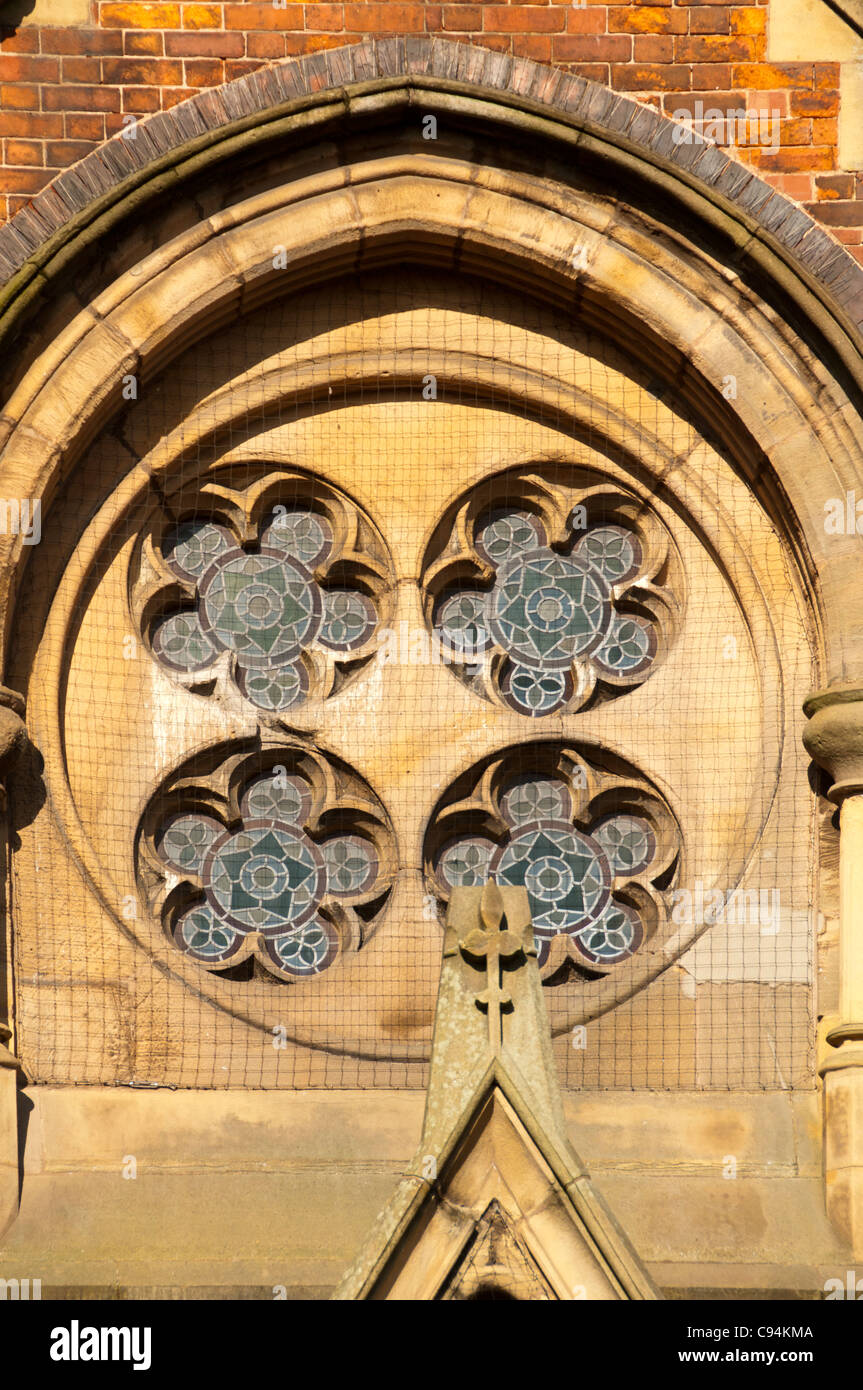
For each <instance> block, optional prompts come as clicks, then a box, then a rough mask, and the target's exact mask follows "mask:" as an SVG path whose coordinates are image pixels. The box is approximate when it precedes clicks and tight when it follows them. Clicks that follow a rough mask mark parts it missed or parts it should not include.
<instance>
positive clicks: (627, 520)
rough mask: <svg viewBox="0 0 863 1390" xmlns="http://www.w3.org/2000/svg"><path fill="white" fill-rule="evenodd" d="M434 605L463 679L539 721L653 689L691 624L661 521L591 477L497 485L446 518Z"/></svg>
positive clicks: (528, 475) (430, 566) (432, 613)
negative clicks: (655, 675) (680, 631)
mask: <svg viewBox="0 0 863 1390" xmlns="http://www.w3.org/2000/svg"><path fill="white" fill-rule="evenodd" d="M424 582H425V605H426V614H427V619H428V622H429V624H430V625H431V627H432V629H433V631H434V632H435V634H436V636H437V638H438V640H439V641H440V643H441V645H442V647H443V649H444V651H445V653H446V654H447V656H448V658H449V659H450V660H451V661H452V669H453V671H455V673H456V674H457V675H458V676H459V677H460V679H462V680H463V681H465V682H466V683H468V684H470V685H471V686H472V687H473V688H474V689H476V691H477V692H478V693H480V694H482V695H484V696H485V697H486V698H487V699H490V700H493V701H496V702H503V703H504V704H506V705H508V706H510V708H512V709H514V710H516V711H517V712H518V713H520V714H525V715H528V716H531V717H534V718H537V717H541V716H543V715H546V714H553V713H556V712H559V711H561V710H576V709H580V708H582V707H583V706H585V705H586V704H588V702H589V701H591V699H592V698H594V697H596V698H606V699H607V698H609V697H611V696H613V695H614V694H617V693H620V692H621V691H624V690H628V689H631V688H632V687H634V686H636V685H640V684H641V683H642V681H644V680H646V679H647V677H648V676H649V675H650V673H651V672H652V671H653V670H654V669H655V667H656V666H657V664H658V663H659V662H660V661H661V660H662V658H663V656H664V654H665V652H666V651H667V650H668V647H669V644H670V642H671V640H672V638H673V633H674V629H675V627H676V624H677V620H678V617H679V608H680V595H681V589H682V578H681V574H680V566H679V562H678V560H677V556H676V554H675V552H674V548H673V545H672V542H671V540H670V537H669V535H668V533H667V531H666V530H665V527H664V526H663V525H662V524H661V522H660V521H659V519H658V518H657V517H656V515H655V514H654V513H653V512H652V511H651V510H650V509H649V508H648V507H647V506H646V505H645V504H644V503H643V502H641V501H639V500H638V499H636V498H635V497H633V496H631V495H629V494H627V493H626V492H625V491H623V490H622V489H621V488H618V487H613V486H610V485H609V484H608V483H607V482H602V481H600V480H599V478H598V476H595V475H594V476H591V475H590V474H589V473H588V472H587V471H586V470H579V471H578V472H575V471H573V472H572V473H571V475H570V478H569V480H568V483H567V484H566V485H563V484H561V483H560V482H559V481H558V479H557V477H555V480H554V481H553V482H552V481H550V480H549V477H548V476H546V475H545V474H544V473H543V471H542V470H537V471H536V472H532V471H523V470H518V471H512V472H510V473H506V474H498V475H497V476H495V477H493V478H490V479H487V480H486V481H485V482H483V484H482V485H481V486H479V487H477V488H475V489H474V490H473V491H472V492H471V493H470V494H469V495H468V496H467V497H466V498H463V499H462V500H461V501H460V503H459V504H458V505H457V507H456V508H455V511H454V513H452V514H451V515H450V516H448V517H447V518H445V519H444V521H443V522H442V523H441V525H440V526H439V528H438V531H437V534H436V536H435V538H434V540H433V542H432V545H431V547H430V550H429V553H428V556H427V560H426V567H425V575H424Z"/></svg>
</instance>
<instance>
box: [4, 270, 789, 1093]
mask: <svg viewBox="0 0 863 1390" xmlns="http://www.w3.org/2000/svg"><path fill="white" fill-rule="evenodd" d="M616 335H617V337H619V338H622V339H625V337H626V334H625V333H623V332H621V331H620V329H618V330H616ZM22 611H23V613H24V615H25V616H24V618H23V620H22V622H21V624H20V628H19V632H18V635H17V645H16V651H15V663H14V664H15V670H16V678H17V680H18V681H19V683H20V687H19V688H24V686H25V685H26V684H28V683H29V692H28V694H29V703H30V709H31V711H32V718H33V720H34V742H35V744H36V747H37V748H38V755H35V754H34V756H33V758H32V760H31V765H30V767H29V769H28V775H27V777H26V779H25V780H24V781H23V782H22V784H21V785H20V786H19V788H18V790H17V791H16V794H15V805H14V817H15V827H16V841H15V846H16V847H15V853H14V858H13V875H12V910H13V917H14V921H15V924H16V929H15V960H14V976H15V988H16V1001H15V1005H16V1023H17V1030H18V1047H19V1052H20V1056H21V1058H22V1061H23V1063H24V1065H25V1067H26V1069H27V1071H28V1073H29V1074H30V1076H31V1077H32V1079H33V1080H34V1081H36V1082H46V1083H47V1082H52V1083H57V1082H78V1083H101V1084H105V1083H107V1084H117V1085H139V1086H177V1087H184V1086H188V1087H234V1086H246V1087H275V1086H284V1087H294V1088H304V1087H329V1088H354V1087H364V1086H376V1087H387V1088H421V1087H423V1086H424V1085H425V1083H426V1076H427V1062H428V1054H429V1049H430V1039H431V1028H432V1023H433V1017H434V1006H435V994H436V988H437V978H438V972H439V967H440V954H441V944H442V922H443V920H444V916H445V913H446V905H447V901H448V898H449V895H450V894H451V892H452V890H453V888H455V887H457V886H459V885H460V884H473V883H478V882H483V881H485V880H486V879H488V878H495V879H496V880H497V881H498V882H501V883H513V884H521V885H523V886H524V887H525V888H526V889H527V891H528V895H529V897H530V900H531V907H532V912H533V920H534V928H535V932H536V939H537V946H538V955H539V965H540V969H541V971H542V973H543V978H544V980H545V983H546V990H545V997H546V1002H547V1005H548V1010H549V1016H550V1021H551V1026H552V1030H553V1033H554V1035H555V1039H556V1041H555V1047H556V1049H557V1055H558V1060H559V1065H560V1074H561V1080H562V1082H563V1084H564V1085H566V1086H574V1087H584V1088H591V1087H599V1088H609V1087H621V1088H628V1087H632V1088H640V1087H665V1088H675V1087H680V1088H702V1087H720V1088H721V1087H745V1088H759V1087H764V1088H768V1089H775V1088H785V1087H790V1086H800V1085H810V1084H812V1074H813V1058H812V1055H811V1046H812V1045H811V1039H812V1036H813V1025H812V1009H813V1003H812V960H811V943H812V940H813V925H812V921H811V913H810V903H811V901H812V900H813V898H812V883H811V874H812V864H811V861H810V858H809V857H808V847H809V846H810V845H811V844H812V807H811V794H810V792H809V788H808V785H807V781H806V764H805V757H804V754H803V751H802V748H800V747H799V739H798V735H797V729H796V723H795V721H796V711H797V710H798V709H799V705H800V700H801V698H802V695H803V694H804V693H805V692H806V690H807V689H808V688H810V685H811V682H812V657H811V643H810V635H809V632H808V628H807V618H806V611H805V605H804V602H803V597H802V585H801V584H800V583H799V582H798V579H797V576H796V574H795V571H794V568H793V565H792V563H791V560H790V559H789V556H788V555H787V554H786V551H785V548H784V544H783V541H782V538H781V534H780V528H779V526H778V525H777V523H776V520H775V518H773V517H772V516H771V515H770V510H769V505H768V503H767V502H766V501H764V500H763V499H761V498H759V496H758V495H757V488H755V487H754V486H752V485H751V480H749V481H748V480H746V479H744V478H743V477H742V476H741V475H740V473H739V471H738V470H737V469H736V468H735V467H734V466H733V465H732V463H731V462H730V460H729V458H728V457H727V456H726V454H725V452H724V449H723V445H722V443H721V441H720V440H719V439H718V438H714V437H712V436H711V435H710V434H709V433H708V432H707V431H705V429H703V428H702V427H701V424H700V421H699V417H698V411H697V409H696V408H694V407H692V406H689V405H686V404H684V402H683V401H682V400H680V399H678V398H677V397H676V396H675V394H674V391H673V390H672V389H671V388H667V387H665V386H663V384H662V381H661V379H660V378H659V376H658V375H657V376H656V377H655V376H654V372H653V368H652V365H651V363H650V362H645V361H643V360H638V355H637V354H636V353H635V352H631V351H629V350H628V349H627V346H626V343H625V341H624V342H623V343H621V342H619V341H615V335H614V334H613V333H612V330H611V326H607V327H605V328H604V327H603V326H602V324H601V322H599V321H595V320H594V319H592V317H591V315H590V313H589V312H587V311H585V312H584V313H583V314H580V315H575V316H574V315H572V314H570V313H567V314H564V313H563V312H561V311H560V310H558V309H555V308H553V307H550V306H547V305H543V304H539V303H535V302H533V301H531V300H530V299H528V298H527V297H526V296H525V295H523V294H521V293H515V292H510V291H508V290H506V289H504V288H500V287H498V288H494V287H492V286H490V285H488V284H486V283H483V282H482V281H480V280H478V279H473V278H471V277H470V276H467V275H464V276H460V277H454V276H452V275H449V274H447V273H445V272H443V271H439V272H438V271H431V270H428V269H419V268H416V267H412V266H411V265H402V266H397V267H393V268H392V269H389V270H387V271H379V272H374V273H368V274H366V275H363V276H358V277H352V278H350V279H346V280H340V281H336V282H332V283H331V284H328V285H324V286H320V287H318V288H316V289H315V290H314V292H311V291H309V292H305V293H298V294H294V295H291V296H289V297H287V298H285V299H282V300H275V301H273V302H272V303H268V304H266V305H264V306H262V307H260V308H258V309H257V310H255V311H254V312H252V313H250V314H248V315H246V316H245V317H238V318H235V319H234V320H233V321H232V322H231V323H230V324H228V325H227V326H223V327H219V328H214V329H212V331H211V332H210V333H209V335H208V336H207V337H205V338H204V339H203V340H202V341H200V342H196V343H194V344H193V345H192V346H189V347H188V348H187V349H186V350H185V352H184V353H183V354H182V355H181V356H179V357H178V358H177V359H176V360H175V361H174V362H173V363H172V364H171V366H170V368H169V369H167V370H165V371H163V372H162V374H153V375H152V376H136V375H135V374H134V373H130V375H129V377H128V379H127V380H126V383H125V388H124V403H123V409H122V411H121V413H120V414H119V415H118V416H117V417H115V418H114V419H112V420H111V421H110V422H109V423H108V424H107V425H106V426H105V428H104V430H103V432H102V433H101V434H100V435H99V436H98V437H97V438H96V439H95V440H94V441H93V442H92V444H91V445H90V447H89V449H88V451H87V453H86V455H85V457H84V458H83V459H82V461H81V462H80V464H79V465H78V466H77V467H76V469H75V472H74V475H73V477H72V478H71V479H70V481H69V482H68V484H67V486H66V487H65V489H64V490H62V491H61V493H60V494H59V495H58V496H57V497H56V498H55V500H54V501H53V503H52V505H51V507H50V509H49V510H48V511H47V512H46V514H45V516H44V517H43V518H42V538H41V543H40V544H39V545H38V546H34V548H33V552H32V555H31V557H30V562H29V566H28V570H27V575H26V579H25V589H24V594H23V605H22Z"/></svg>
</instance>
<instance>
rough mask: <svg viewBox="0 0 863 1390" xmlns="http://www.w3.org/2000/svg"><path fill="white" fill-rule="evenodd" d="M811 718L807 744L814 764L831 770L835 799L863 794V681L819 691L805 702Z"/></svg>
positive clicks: (806, 731)
mask: <svg viewBox="0 0 863 1390" xmlns="http://www.w3.org/2000/svg"><path fill="white" fill-rule="evenodd" d="M803 713H804V714H805V715H806V717H807V718H808V720H809V723H808V724H807V725H806V728H805V729H804V730H803V744H804V747H805V748H806V751H807V753H808V754H809V756H810V758H811V759H812V761H813V762H814V763H817V764H818V766H819V767H821V768H823V769H824V771H825V772H827V773H829V774H830V776H831V777H832V779H833V785H832V787H831V788H830V790H829V792H828V793H827V795H828V797H829V798H830V800H831V801H836V802H841V801H843V800H844V799H845V797H846V796H856V795H859V794H861V793H863V682H859V681H854V682H850V681H849V682H845V683H838V684H836V685H830V686H828V687H827V688H826V689H825V690H816V691H815V692H814V693H813V694H812V695H809V696H807V698H806V699H805V700H804V702H803Z"/></svg>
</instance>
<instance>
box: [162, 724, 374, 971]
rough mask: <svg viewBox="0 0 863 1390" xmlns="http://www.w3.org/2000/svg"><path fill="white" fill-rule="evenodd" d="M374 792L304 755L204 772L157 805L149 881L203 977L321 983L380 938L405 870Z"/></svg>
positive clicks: (232, 758)
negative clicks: (395, 884)
mask: <svg viewBox="0 0 863 1390" xmlns="http://www.w3.org/2000/svg"><path fill="white" fill-rule="evenodd" d="M393 855H394V850H393V836H392V830H391V827H390V824H389V821H388V818H387V815H386V812H385V811H384V809H383V807H382V806H381V804H380V802H379V801H378V799H377V797H376V796H375V795H374V793H373V792H372V791H371V789H370V788H369V787H368V786H367V785H366V784H365V783H364V782H363V781H362V780H361V779H360V778H359V777H358V776H357V775H356V774H355V773H353V772H351V771H350V770H349V769H347V768H346V767H345V766H344V765H342V764H337V763H336V762H335V761H331V760H329V759H327V758H326V757H325V756H324V755H323V754H321V753H319V752H317V751H312V750H310V749H308V748H307V747H305V746H302V745H300V744H296V745H285V744H275V745H273V746H270V747H266V748H265V749H264V750H259V749H256V750H254V751H252V752H248V751H247V752H234V753H230V752H229V753H227V754H225V752H224V750H221V754H220V751H219V750H216V751H215V752H213V753H211V754H209V755H208V756H207V757H206V758H198V759H193V760H192V762H191V763H190V764H187V765H186V766H185V767H184V768H182V769H180V770H179V771H178V772H177V773H176V774H175V775H174V776H173V777H172V778H170V779H169V781H168V782H167V784H166V785H165V786H163V787H162V788H161V789H160V790H159V792H158V793H157V795H156V796H155V797H154V798H153V799H152V801H151V803H150V805H149V806H148V808H147V811H146V813H145V816H144V819H143V822H142V825H141V830H140V833H139V838H138V878H139V882H140V883H141V885H142V888H143V890H144V892H145V893H146V896H147V898H148V900H149V903H150V907H151V909H152V911H153V913H154V914H155V915H156V917H157V918H158V919H159V920H160V921H161V923H162V926H163V929H164V931H165V933H166V935H167V936H168V937H169V939H170V940H171V941H172V942H173V944H174V945H175V946H176V948H177V949H178V950H179V951H182V952H183V953H184V954H185V955H186V956H188V957H190V958H191V959H192V960H194V961H195V962H197V964H199V965H200V966H201V967H202V968H203V969H205V970H211V971H226V970H230V971H233V972H234V975H235V977H236V973H237V969H238V967H243V968H244V969H243V970H241V972H240V973H241V974H246V975H248V974H250V973H252V971H253V968H254V967H257V971H256V973H259V971H260V969H261V968H262V969H263V970H264V971H266V972H268V974H269V975H270V976H275V977H276V978H277V979H279V980H283V981H298V980H303V979H309V978H311V977H313V976H315V975H319V974H320V973H321V972H322V971H324V970H327V969H328V968H329V967H331V966H332V965H333V964H334V963H335V962H336V960H337V959H338V958H339V956H340V955H341V954H342V953H343V952H345V951H351V950H358V949H359V947H360V946H361V945H362V942H363V940H364V939H365V938H367V937H368V936H369V934H370V932H371V931H372V930H373V928H374V924H375V920H376V918H377V916H378V915H379V913H380V912H381V910H382V908H383V906H384V904H385V902H386V898H387V895H388V892H389V888H390V886H391V882H392V876H393V873H394V869H395V864H394V857H393Z"/></svg>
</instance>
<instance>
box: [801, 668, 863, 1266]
mask: <svg viewBox="0 0 863 1390" xmlns="http://www.w3.org/2000/svg"><path fill="white" fill-rule="evenodd" d="M803 709H804V712H805V713H806V715H807V716H808V717H809V724H808V725H807V727H806V730H805V732H804V734H803V742H804V744H805V745H806V750H807V752H808V753H809V755H810V757H811V758H812V760H813V761H814V762H816V763H817V764H818V765H819V767H822V768H823V769H824V770H825V771H826V772H827V773H829V775H830V776H831V777H832V779H833V784H832V786H831V788H830V790H829V792H828V793H827V795H828V796H829V798H830V800H831V801H835V802H836V803H837V805H838V806H839V999H838V1012H837V1013H836V1014H835V1015H831V1016H829V1017H828V1018H826V1019H825V1020H824V1022H823V1025H822V1030H821V1032H820V1034H819V1049H818V1054H819V1055H818V1071H819V1074H820V1075H821V1077H822V1078H823V1082H824V1098H823V1117H824V1179H825V1193H826V1201H827V1211H828V1214H829V1216H830V1219H831V1220H832V1222H833V1224H834V1225H835V1226H836V1228H837V1229H838V1230H839V1232H840V1233H841V1234H842V1235H843V1236H844V1237H845V1238H846V1239H847V1240H848V1242H849V1244H850V1245H851V1247H852V1249H853V1252H854V1256H855V1257H856V1258H863V685H851V684H848V685H835V686H831V687H829V688H828V689H827V690H821V691H818V692H817V693H816V694H814V695H810V696H809V698H808V699H807V700H806V702H805V703H804V706H803Z"/></svg>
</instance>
